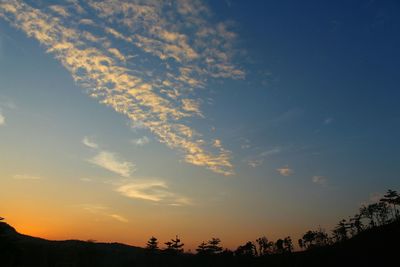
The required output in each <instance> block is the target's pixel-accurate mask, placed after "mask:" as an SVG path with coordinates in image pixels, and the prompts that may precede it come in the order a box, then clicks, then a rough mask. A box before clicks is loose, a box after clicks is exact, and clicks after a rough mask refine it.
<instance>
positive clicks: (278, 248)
mask: <svg viewBox="0 0 400 267" xmlns="http://www.w3.org/2000/svg"><path fill="white" fill-rule="evenodd" d="M284 251H285V249H284V247H283V239H280V238H279V239H278V240H276V242H275V252H276V253H283V252H284Z"/></svg>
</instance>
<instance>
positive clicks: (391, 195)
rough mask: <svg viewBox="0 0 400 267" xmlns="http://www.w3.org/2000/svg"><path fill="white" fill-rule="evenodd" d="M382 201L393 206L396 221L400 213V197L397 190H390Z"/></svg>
mask: <svg viewBox="0 0 400 267" xmlns="http://www.w3.org/2000/svg"><path fill="white" fill-rule="evenodd" d="M380 201H382V202H384V203H387V204H389V205H392V216H393V218H394V219H397V218H398V217H399V211H398V210H397V207H396V206H397V205H399V204H400V203H399V201H400V196H399V194H398V193H397V192H396V191H395V190H391V189H389V190H388V191H387V193H386V194H385V195H384V196H383V198H382V199H381V200H380Z"/></svg>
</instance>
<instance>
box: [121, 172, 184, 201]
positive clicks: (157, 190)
mask: <svg viewBox="0 0 400 267" xmlns="http://www.w3.org/2000/svg"><path fill="white" fill-rule="evenodd" d="M115 191H117V192H118V193H120V194H121V195H123V196H126V197H129V198H134V199H141V200H146V201H151V202H156V203H162V204H167V205H173V206H183V205H190V204H191V200H190V199H189V198H187V197H184V196H181V195H178V194H176V193H173V192H171V191H170V188H169V186H168V185H167V183H166V182H165V181H163V180H160V179H139V180H132V181H124V182H123V183H121V184H119V185H118V186H117V187H116V189H115Z"/></svg>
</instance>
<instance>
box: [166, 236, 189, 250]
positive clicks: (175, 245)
mask: <svg viewBox="0 0 400 267" xmlns="http://www.w3.org/2000/svg"><path fill="white" fill-rule="evenodd" d="M165 245H167V249H169V250H171V251H173V252H176V253H181V252H183V246H184V245H185V244H183V243H181V240H180V239H179V238H178V236H176V237H175V239H171V241H170V242H166V243H165Z"/></svg>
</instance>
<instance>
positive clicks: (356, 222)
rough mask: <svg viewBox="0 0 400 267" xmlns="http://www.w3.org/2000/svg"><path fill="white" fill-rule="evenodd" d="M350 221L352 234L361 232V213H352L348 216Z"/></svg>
mask: <svg viewBox="0 0 400 267" xmlns="http://www.w3.org/2000/svg"><path fill="white" fill-rule="evenodd" d="M350 221H351V223H352V224H351V228H352V229H353V230H352V233H353V235H356V234H357V235H358V234H359V233H361V232H362V231H363V223H362V221H361V215H360V214H356V215H354V216H353V217H352V218H350Z"/></svg>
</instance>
